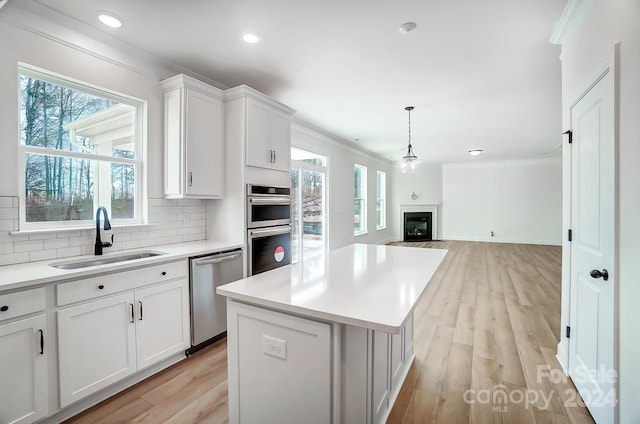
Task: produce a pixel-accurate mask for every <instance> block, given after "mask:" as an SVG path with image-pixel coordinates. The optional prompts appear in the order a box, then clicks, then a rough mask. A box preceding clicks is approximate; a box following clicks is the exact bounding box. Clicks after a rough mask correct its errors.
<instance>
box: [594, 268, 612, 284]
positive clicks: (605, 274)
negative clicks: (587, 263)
mask: <svg viewBox="0 0 640 424" xmlns="http://www.w3.org/2000/svg"><path fill="white" fill-rule="evenodd" d="M589 275H591V278H602V279H603V280H604V281H607V280H608V279H609V271H607V270H606V269H603V270H602V271H600V270H599V269H592V270H591V272H590V273H589Z"/></svg>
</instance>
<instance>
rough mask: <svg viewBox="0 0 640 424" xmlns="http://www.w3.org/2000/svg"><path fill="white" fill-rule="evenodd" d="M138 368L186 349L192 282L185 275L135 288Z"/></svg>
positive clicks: (188, 342)
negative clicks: (151, 285)
mask: <svg viewBox="0 0 640 424" xmlns="http://www.w3.org/2000/svg"><path fill="white" fill-rule="evenodd" d="M136 307H137V308H138V311H137V312H138V313H137V321H136V340H137V343H136V347H137V350H136V353H137V354H136V357H137V364H138V369H142V368H146V367H148V366H149V365H151V364H155V363H156V362H158V361H160V360H162V359H165V358H167V357H169V356H171V355H173V354H174V353H176V352H179V351H181V350H185V349H186V348H187V347H189V346H190V345H191V344H190V343H191V342H190V334H189V326H190V321H189V282H188V281H187V280H186V279H183V280H178V281H173V282H170V283H165V284H160V285H158V286H153V287H149V288H147V289H143V290H138V291H137V292H136Z"/></svg>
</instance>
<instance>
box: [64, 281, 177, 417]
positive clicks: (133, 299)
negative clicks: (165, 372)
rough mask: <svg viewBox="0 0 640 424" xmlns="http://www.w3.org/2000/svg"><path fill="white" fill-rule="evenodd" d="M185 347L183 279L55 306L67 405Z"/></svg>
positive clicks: (65, 402)
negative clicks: (82, 301)
mask: <svg viewBox="0 0 640 424" xmlns="http://www.w3.org/2000/svg"><path fill="white" fill-rule="evenodd" d="M188 346H189V284H188V281H187V279H186V278H182V279H179V280H174V281H170V282H166V283H162V284H158V285H154V286H151V287H148V288H144V289H139V290H136V291H132V292H126V293H123V294H119V295H115V296H112V297H108V298H104V299H99V300H95V301H92V302H88V303H83V304H81V305H78V306H73V307H70V308H66V309H61V310H59V311H58V355H59V367H60V368H59V378H60V380H59V384H60V404H61V406H62V407H65V406H67V405H69V404H71V403H73V402H75V401H77V400H79V399H82V398H83V397H85V396H88V395H89V394H91V393H95V392H96V391H98V390H100V389H103V388H105V387H107V386H109V385H110V384H112V383H115V382H116V381H119V380H121V379H123V378H124V377H126V376H128V375H130V374H133V373H134V372H136V371H138V370H140V369H142V368H145V367H147V366H149V365H151V364H153V363H156V362H158V361H160V360H162V359H164V358H167V357H168V356H170V355H172V354H174V353H177V352H179V351H181V350H184V349H186V348H187V347H188Z"/></svg>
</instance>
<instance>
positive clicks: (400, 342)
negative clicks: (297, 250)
mask: <svg viewBox="0 0 640 424" xmlns="http://www.w3.org/2000/svg"><path fill="white" fill-rule="evenodd" d="M227 311H228V323H229V324H228V333H227V334H228V359H227V360H228V364H229V405H230V410H229V421H230V422H231V423H261V422H304V423H384V422H385V421H386V419H387V417H388V416H389V413H390V412H391V408H392V407H393V403H394V402H395V398H396V397H397V395H398V393H399V391H400V388H401V386H402V382H403V381H404V379H405V377H406V375H407V373H408V371H409V367H410V366H411V363H412V362H413V358H414V356H413V349H412V341H411V340H410V337H411V334H412V331H411V330H407V329H411V328H412V326H413V318H412V316H410V317H409V318H408V319H407V321H406V322H405V324H404V325H403V326H402V328H401V330H400V332H399V333H387V332H384V331H379V330H372V329H368V328H364V327H358V326H352V325H345V324H338V323H332V322H329V321H322V320H314V319H308V318H303V317H300V316H296V315H291V314H287V313H282V312H277V311H273V310H270V309H265V308H260V307H256V306H253V305H249V304H245V303H241V302H237V301H229V302H228V307H227ZM237 334H241V335H242V337H238V336H237Z"/></svg>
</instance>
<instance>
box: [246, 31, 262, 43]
mask: <svg viewBox="0 0 640 424" xmlns="http://www.w3.org/2000/svg"><path fill="white" fill-rule="evenodd" d="M242 39H243V40H244V41H246V42H247V43H249V44H255V43H257V42H258V41H260V37H258V36H257V35H256V34H251V33H246V34H245V35H243V36H242Z"/></svg>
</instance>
